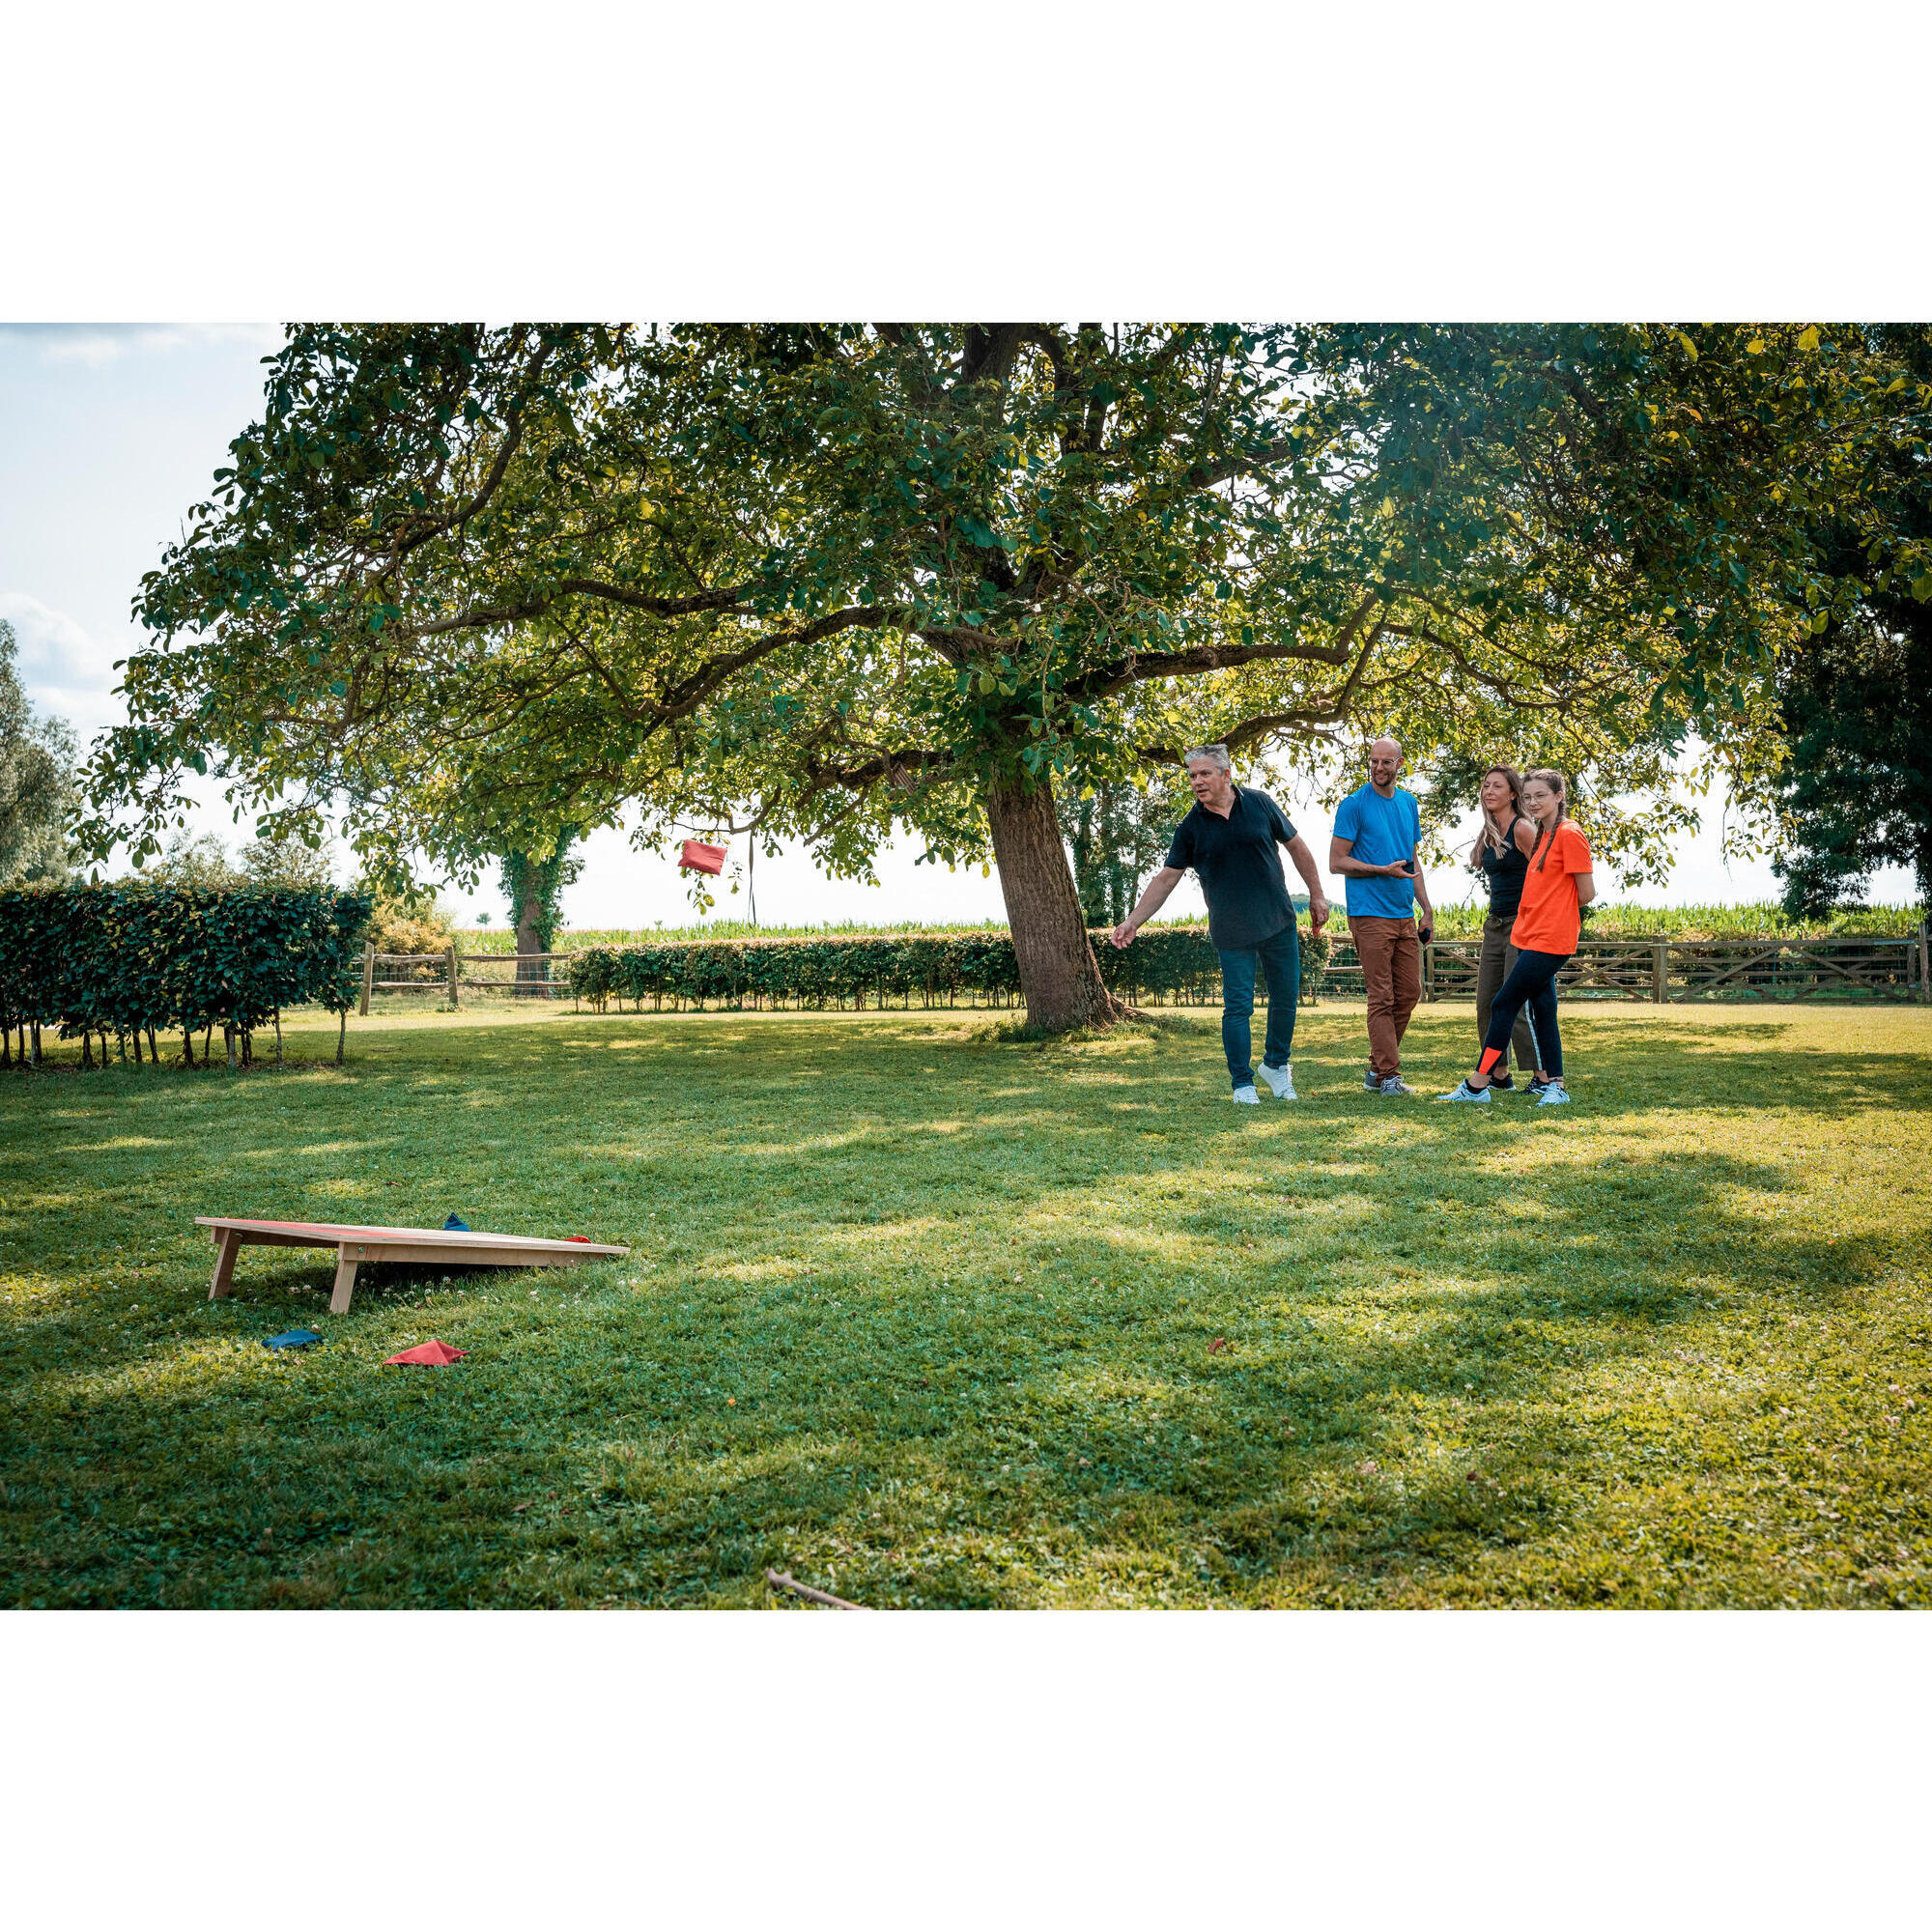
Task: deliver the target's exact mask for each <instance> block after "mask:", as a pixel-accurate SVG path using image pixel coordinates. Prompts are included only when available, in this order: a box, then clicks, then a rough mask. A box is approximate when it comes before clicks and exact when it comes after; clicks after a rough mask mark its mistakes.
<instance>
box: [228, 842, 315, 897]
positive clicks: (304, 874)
mask: <svg viewBox="0 0 1932 1932" xmlns="http://www.w3.org/2000/svg"><path fill="white" fill-rule="evenodd" d="M241 872H242V876H243V877H244V878H246V879H247V881H248V883H249V884H250V885H253V886H293V887H297V888H302V887H308V886H329V885H333V884H334V883H335V874H334V868H333V867H331V866H330V865H329V863H328V854H327V851H326V850H325V849H324V848H323V847H322V846H319V845H307V844H304V843H303V842H302V840H301V839H299V838H297V837H296V836H295V835H294V834H293V833H289V834H286V835H285V836H284V837H282V838H257V839H256V840H255V841H254V842H253V843H252V844H251V845H248V846H246V847H244V848H243V850H242V853H241Z"/></svg>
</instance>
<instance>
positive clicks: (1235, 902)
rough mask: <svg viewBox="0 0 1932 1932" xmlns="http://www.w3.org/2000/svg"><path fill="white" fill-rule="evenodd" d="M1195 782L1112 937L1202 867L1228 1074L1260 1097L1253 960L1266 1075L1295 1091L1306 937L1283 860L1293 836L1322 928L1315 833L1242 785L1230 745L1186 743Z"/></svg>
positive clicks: (1255, 1102)
mask: <svg viewBox="0 0 1932 1932" xmlns="http://www.w3.org/2000/svg"><path fill="white" fill-rule="evenodd" d="M1186 763H1187V782H1188V785H1189V786H1190V787H1191V789H1192V790H1193V793H1194V810H1192V811H1190V812H1189V813H1188V814H1187V816H1186V817H1185V818H1183V819H1182V820H1181V821H1180V823H1179V826H1178V827H1177V828H1176V830H1175V834H1174V841H1173V843H1172V845H1171V846H1170V847H1169V849H1168V854H1167V864H1166V865H1164V866H1163V867H1161V868H1160V870H1159V871H1157V872H1156V873H1155V874H1154V875H1153V877H1152V878H1151V879H1150V880H1149V881H1148V889H1147V891H1146V892H1144V893H1143V894H1142V895H1141V901H1140V904H1139V905H1137V906H1135V908H1134V909H1133V911H1132V912H1131V913H1130V914H1128V916H1127V917H1126V918H1125V919H1123V920H1122V922H1121V923H1120V924H1119V925H1117V926H1116V927H1115V928H1114V944H1115V945H1116V946H1127V945H1130V944H1132V942H1133V937H1134V934H1135V933H1137V932H1138V931H1139V930H1140V929H1141V927H1142V926H1143V925H1145V924H1146V923H1147V922H1148V921H1149V919H1151V917H1152V916H1153V914H1154V912H1155V911H1156V910H1157V909H1158V907H1159V906H1160V905H1161V903H1162V902H1163V901H1164V900H1165V899H1166V897H1167V895H1168V894H1169V893H1171V892H1173V890H1174V889H1175V887H1176V886H1178V885H1179V883H1180V882H1181V880H1182V879H1184V878H1185V877H1186V876H1187V874H1188V871H1189V870H1190V868H1191V869H1192V870H1193V871H1195V872H1197V873H1199V874H1200V877H1201V893H1202V896H1203V897H1204V898H1206V899H1207V901H1208V938H1209V939H1210V940H1212V941H1213V943H1214V950H1215V951H1216V952H1218V953H1219V954H1220V955H1221V1045H1222V1048H1223V1050H1224V1051H1225V1052H1226V1053H1227V1056H1228V1077H1229V1078H1230V1079H1231V1080H1232V1081H1233V1082H1234V1083H1235V1098H1236V1100H1237V1101H1239V1102H1240V1104H1241V1105H1242V1106H1245V1107H1254V1106H1259V1105H1260V1104H1261V1096H1260V1095H1259V1094H1257V1093H1256V1092H1255V1067H1254V1036H1253V1034H1252V1032H1251V1031H1250V1029H1249V1025H1248V1022H1249V1020H1250V1019H1251V1018H1252V1017H1253V1015H1254V1010H1255V969H1256V967H1257V966H1259V967H1260V969H1261V971H1262V973H1263V975H1264V978H1265V980H1266V983H1267V995H1268V1016H1267V1038H1266V1039H1265V1041H1264V1043H1263V1048H1262V1066H1261V1077H1262V1079H1263V1080H1264V1082H1265V1083H1266V1085H1267V1088H1268V1091H1269V1092H1270V1093H1271V1094H1274V1096H1275V1097H1276V1098H1277V1099H1278V1100H1293V1098H1294V1097H1295V1093H1294V1068H1293V1065H1290V1062H1289V1054H1290V1052H1291V1051H1292V1049H1293V1045H1294V1003H1295V1000H1296V998H1297V997H1298V995H1299V993H1300V990H1301V942H1300V940H1299V939H1298V938H1297V937H1296V936H1295V930H1294V901H1293V899H1292V898H1290V897H1289V895H1288V879H1287V876H1286V874H1285V873H1284V872H1283V871H1282V869H1281V854H1280V852H1278V851H1277V850H1276V849H1275V848H1276V847H1277V846H1278V845H1285V846H1286V847H1287V848H1288V856H1289V857H1290V858H1291V859H1293V861H1294V867H1295V870H1296V871H1298V872H1299V873H1300V874H1301V876H1302V877H1303V878H1304V879H1305V880H1306V881H1307V882H1308V918H1309V923H1310V924H1311V925H1312V926H1313V928H1314V929H1315V930H1316V931H1317V932H1320V931H1321V928H1322V926H1323V925H1324V924H1326V923H1327V920H1328V900H1327V897H1326V896H1325V895H1324V894H1323V893H1322V891H1321V873H1320V872H1319V871H1318V870H1317V869H1316V865H1315V855H1314V853H1312V852H1311V851H1310V850H1309V849H1308V840H1307V839H1305V838H1302V836H1301V835H1300V833H1298V832H1297V831H1296V830H1295V829H1294V827H1293V826H1292V825H1291V824H1290V823H1289V822H1288V817H1287V814H1286V813H1284V812H1283V810H1282V809H1281V807H1280V806H1278V805H1277V804H1276V803H1275V802H1274V800H1273V799H1271V798H1270V797H1269V796H1268V795H1267V793H1266V792H1264V791H1257V790H1254V789H1252V788H1251V787H1249V786H1247V785H1237V784H1236V783H1235V781H1234V779H1233V777H1232V775H1231V774H1232V768H1233V763H1234V761H1233V760H1232V759H1231V758H1230V757H1229V755H1228V748H1227V746H1225V745H1197V746H1196V747H1195V748H1194V749H1193V750H1192V751H1191V752H1189V753H1187V758H1186Z"/></svg>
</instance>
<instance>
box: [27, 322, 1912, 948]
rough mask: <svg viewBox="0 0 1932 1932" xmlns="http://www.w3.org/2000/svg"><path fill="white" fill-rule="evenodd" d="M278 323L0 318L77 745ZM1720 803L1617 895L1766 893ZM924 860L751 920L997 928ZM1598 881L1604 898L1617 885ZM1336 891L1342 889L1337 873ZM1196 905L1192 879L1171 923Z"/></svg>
mask: <svg viewBox="0 0 1932 1932" xmlns="http://www.w3.org/2000/svg"><path fill="white" fill-rule="evenodd" d="M280 334H281V332H280V329H279V327H275V326H270V325H263V324H239V325H220V326H211V325H206V324H203V325H196V326H183V327H166V326H137V325H115V326H112V327H93V326H87V325H74V326H69V325H35V326H31V327H0V618H6V619H7V620H8V621H10V622H11V623H12V624H13V625H14V631H15V633H16V635H17V637H18V639H19V645H20V660H19V668H20V676H21V681H22V683H23V684H24V686H25V688H26V691H27V696H28V697H29V699H30V700H31V701H32V702H33V703H34V705H35V706H36V708H37V709H39V710H41V711H43V712H49V711H50V712H56V713H59V714H60V715H61V716H63V717H65V718H66V719H67V720H68V721H69V722H70V723H71V725H73V727H74V729H75V731H76V732H77V734H78V735H79V737H80V738H81V741H82V743H83V744H85V743H86V742H87V741H88V740H89V739H90V738H91V737H92V736H93V735H94V734H95V733H96V732H97V731H99V730H101V729H102V728H104V727H105V726H107V725H113V724H117V723H120V722H122V721H123V719H124V716H125V714H124V712H123V710H122V707H121V703H120V700H119V699H118V698H117V697H116V696H115V687H116V685H117V684H118V682H119V673H118V672H117V671H116V669H115V668H114V666H115V661H116V660H117V659H119V658H125V657H126V656H128V654H129V652H130V651H132V650H134V649H137V648H138V647H139V645H140V643H141V641H142V633H141V632H140V630H139V627H138V626H137V625H136V624H135V622H134V620H133V618H132V616H131V614H130V605H131V602H132V599H133V597H134V594H135V592H136V590H137V589H138V587H139V584H140V580H141V577H142V575H143V573H144V572H146V571H148V570H151V569H153V568H154V567H156V565H157V564H158V563H159V561H160V558H161V553H162V550H163V548H164V547H165V546H166V544H167V543H169V542H170V541H171V540H172V539H173V538H175V537H176V536H178V535H179V534H180V533H181V531H182V528H183V525H184V519H185V514H186V512H187V510H188V509H189V507H190V506H191V505H193V504H194V503H196V502H198V501H200V500H202V499H203V498H204V497H206V495H207V493H208V490H209V487H210V485H211V483H212V481H213V471H214V469H216V467H217V466H218V465H220V464H221V463H222V462H223V461H224V459H225V457H226V453H227V445H228V442H229V440H230V439H231V438H233V437H234V436H236V435H237V434H239V433H240V431H241V429H242V428H244V427H245V426H246V425H247V424H248V423H249V422H250V421H252V420H253V419H254V417H255V416H256V414H257V413H258V412H259V404H260V399H261V388H262V371H261V366H260V365H261V358H262V357H263V356H264V355H269V354H271V353H272V352H273V350H274V349H275V347H276V346H277V344H278V343H279V341H280ZM203 797H204V800H205V802H204V803H203V804H202V806H201V807H200V808H199V810H198V812H197V816H196V820H195V829H196V830H197V831H207V832H212V833H213V834H214V835H215V836H216V837H218V838H222V839H223V840H224V842H225V843H227V844H228V845H229V846H230V847H231V849H232V848H235V847H238V846H240V845H241V843H243V842H245V840H246V839H247V838H248V837H249V836H250V827H249V825H248V824H247V823H246V822H245V820H244V822H243V823H242V824H240V825H238V824H236V823H235V822H234V821H233V819H232V817H231V814H230V809H229V808H228V807H227V806H226V805H225V804H224V803H222V802H221V801H220V799H219V795H218V789H217V788H216V787H215V786H213V785H212V784H210V785H206V786H204V787H203ZM1283 803H1284V805H1285V806H1286V807H1287V808H1288V810H1289V813H1290V816H1291V817H1292V818H1293V820H1294V822H1295V824H1296V826H1297V827H1298V829H1300V830H1301V831H1302V832H1303V834H1304V835H1305V836H1306V837H1307V838H1308V839H1309V842H1310V844H1311V845H1313V846H1314V848H1315V851H1316V853H1317V856H1318V858H1325V854H1326V851H1327V843H1328V837H1329V832H1330V829H1331V821H1330V814H1329V813H1328V812H1327V811H1325V810H1322V809H1321V807H1320V806H1319V805H1318V804H1317V803H1316V802H1315V801H1314V800H1313V799H1312V797H1310V796H1308V795H1306V794H1304V795H1302V796H1300V797H1296V796H1294V795H1293V794H1292V793H1291V794H1290V795H1289V796H1286V797H1284V799H1283ZM1722 810H1723V799H1722V795H1721V793H1718V792H1714V793H1713V794H1712V795H1711V797H1710V798H1708V799H1707V800H1706V801H1705V802H1704V812H1703V816H1704V825H1703V829H1702V830H1701V831H1700V832H1699V833H1698V834H1697V835H1695V836H1694V837H1689V838H1684V839H1682V840H1680V841H1679V844H1678V847H1677V863H1676V867H1675V869H1674V870H1673V872H1672V874H1671V878H1670V882H1669V884H1668V886H1667V887H1664V888H1662V889H1659V888H1657V887H1650V888H1647V889H1644V890H1643V891H1641V892H1640V893H1638V892H1633V893H1631V894H1630V895H1628V896H1630V897H1640V898H1642V899H1643V900H1644V901H1645V902H1646V903H1652V904H1655V903H1660V902H1662V903H1667V904H1676V905H1682V904H1691V903H1711V902H1719V903H1721V902H1731V903H1735V902H1737V901H1741V900H1753V899H1770V898H1776V896H1777V893H1778V882H1777V880H1776V877H1775V876H1774V874H1773V873H1772V870H1771V866H1770V861H1769V858H1768V857H1767V856H1763V855H1760V856H1759V857H1757V858H1755V859H1753V860H1749V861H1738V860H1732V861H1729V862H1726V861H1725V859H1724V857H1723V855H1722V851H1721V846H1720V833H1719V827H1720V823H1721V817H1722ZM1472 827H1473V821H1472ZM920 851H921V847H920V845H919V843H918V841H917V840H915V839H902V840H900V841H898V842H896V843H895V844H894V845H893V846H891V847H889V848H888V849H886V850H885V851H884V852H882V853H881V854H880V855H879V857H878V859H877V861H876V862H875V867H874V869H875V871H876V873H877V879H878V883H877V884H876V885H867V884H865V883H863V882H859V881H835V880H828V879H827V878H825V877H824V876H823V874H821V873H820V872H819V871H818V870H817V868H816V867H814V866H813V865H812V863H811V860H810V855H809V854H808V853H807V852H806V851H805V850H803V849H802V848H800V847H797V846H787V847H786V848H785V849H784V850H783V851H782V852H781V854H779V855H778V856H777V857H774V858H760V859H759V861H758V862H757V868H756V881H757V913H758V917H759V919H760V921H762V922H763V923H769V924H812V923H819V922H821V921H829V922H841V921H848V920H849V921H867V920H894V921H897V920H912V921H938V920H974V921H977V920H982V919H984V920H995V921H999V920H1004V918H1005V909H1004V906H1003V904H1002V901H1001V897H1000V888H999V880H998V876H997V873H995V874H994V875H993V876H990V877H988V876H985V875H983V874H982V873H981V872H980V869H979V868H978V867H975V868H973V869H971V870H970V871H958V872H949V871H948V870H947V868H946V867H944V866H935V865H931V864H920V863H918V860H919V856H920ZM336 856H337V871H338V876H340V877H342V878H344V879H346V878H347V877H348V876H349V872H350V870H351V867H350V861H349V855H348V853H347V851H346V849H343V848H340V847H338V848H337V855H336ZM582 858H583V862H584V863H583V869H582V875H581V877H580V878H579V879H578V880H577V882H576V883H575V884H574V885H573V886H571V887H570V888H568V890H567V891H566V893H565V895H564V899H563V913H564V920H565V923H566V924H569V925H577V926H623V927H643V926H650V925H653V924H658V923H662V924H666V925H680V924H685V923H690V922H691V921H692V920H693V919H694V917H695V915H694V914H693V911H692V908H691V904H690V900H689V896H688V890H687V886H686V883H685V880H684V878H683V877H682V875H680V873H679V872H678V870H677V867H676V865H675V863H674V859H673V857H672V855H671V853H670V850H669V849H668V847H667V846H654V847H653V848H652V849H650V850H647V851H639V850H637V849H636V848H635V847H633V846H632V845H631V844H630V842H629V841H628V839H627V838H626V836H625V835H624V833H622V832H619V831H610V832H603V833H599V834H597V835H595V836H594V837H592V838H590V839H589V840H588V841H587V842H586V844H585V845H584V847H583V848H582ZM113 869H121V867H114V868H113ZM1431 879H1432V883H1433V889H1434V892H1435V897H1436V899H1437V900H1438V901H1439V902H1442V903H1451V904H1453V903H1456V902H1458V901H1459V900H1461V899H1463V898H1464V897H1468V896H1472V895H1473V893H1474V892H1475V890H1477V889H1476V888H1475V887H1474V886H1473V884H1472V883H1471V882H1469V881H1467V879H1466V877H1465V875H1463V874H1461V873H1459V872H1452V871H1449V870H1448V869H1447V868H1444V869H1443V870H1442V871H1440V872H1432V873H1431ZM1604 884H1605V888H1606V890H1605V899H1606V900H1608V901H1610V902H1614V901H1615V900H1616V899H1617V897H1618V896H1619V890H1618V888H1617V887H1616V885H1615V883H1614V882H1613V881H1610V880H1607V879H1606V880H1605V881H1604ZM1911 889H1912V880H1911V877H1910V875H1909V874H1908V873H1907V872H1906V871H1905V870H1904V869H1903V868H1888V869H1887V870H1886V871H1883V872H1881V873H1879V874H1877V875H1876V876H1875V877H1874V878H1873V880H1872V882H1871V891H1870V897H1871V900H1872V902H1873V903H1874V904H1901V905H1902V904H1906V903H1909V902H1910V900H1911V897H1912V890H1911ZM1335 891H1336V896H1337V897H1338V898H1339V896H1340V893H1339V882H1336V886H1335ZM443 897H444V900H445V903H446V904H448V905H449V907H450V909H451V911H452V912H453V913H454V914H455V915H456V917H457V919H458V922H459V923H462V924H472V923H476V922H477V921H478V919H479V918H481V917H483V916H485V915H487V916H488V918H489V920H490V922H491V923H502V920H503V918H504V914H505V910H506V908H505V902H504V900H503V896H502V894H501V892H500V891H499V890H497V886H496V882H495V881H494V880H489V879H486V880H484V881H482V882H481V883H480V885H479V887H478V889H477V890H476V891H475V892H473V893H469V894H465V893H461V892H458V891H455V890H453V889H452V890H446V891H445V892H444V894H443ZM745 903H746V902H745V900H744V898H743V897H742V896H739V897H732V896H730V895H725V894H721V895H719V905H718V908H717V913H718V914H719V915H722V916H729V917H742V916H743V914H744V909H745ZM1201 910H1202V904H1201V897H1200V889H1199V887H1198V886H1197V885H1196V883H1195V881H1194V880H1193V878H1192V877H1191V876H1190V877H1189V878H1188V880H1187V881H1186V883H1185V884H1184V885H1183V886H1182V887H1181V888H1180V890H1179V891H1178V892H1177V893H1176V894H1175V895H1174V896H1173V897H1172V898H1171V899H1170V900H1169V901H1168V906H1167V909H1166V913H1165V914H1164V916H1173V915H1176V914H1181V915H1184V914H1187V913H1194V912H1199V911H1201Z"/></svg>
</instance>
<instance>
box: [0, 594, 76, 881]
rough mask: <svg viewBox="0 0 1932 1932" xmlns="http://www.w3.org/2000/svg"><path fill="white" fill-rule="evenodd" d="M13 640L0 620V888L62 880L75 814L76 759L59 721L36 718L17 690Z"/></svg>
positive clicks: (11, 631)
mask: <svg viewBox="0 0 1932 1932" xmlns="http://www.w3.org/2000/svg"><path fill="white" fill-rule="evenodd" d="M18 652H19V640H18V639H16V638H15V636H14V627H13V625H12V624H10V623H8V622H7V621H6V619H5V618H0V885H6V886H19V885H37V884H40V883H42V882H43V881H53V880H60V879H65V878H66V877H67V876H68V873H69V871H70V869H71V853H70V851H69V848H68V829H69V827H70V825H71V823H72V820H73V818H74V815H75V813H76V812H77V811H78V810H79V808H80V790H79V786H78V784H77V783H76V781H75V770H76V766H77V765H78V762H79V754H78V753H77V752H76V751H75V748H74V741H73V730H72V727H71V725H69V724H68V722H67V720H66V719H64V718H43V717H37V716H36V715H35V712H34V707H33V706H32V705H31V704H30V703H29V702H28V701H27V695H26V693H25V692H24V691H23V690H22V689H21V688H20V677H19V672H18V670H17V669H16V668H15V663H16V660H17V657H18Z"/></svg>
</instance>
